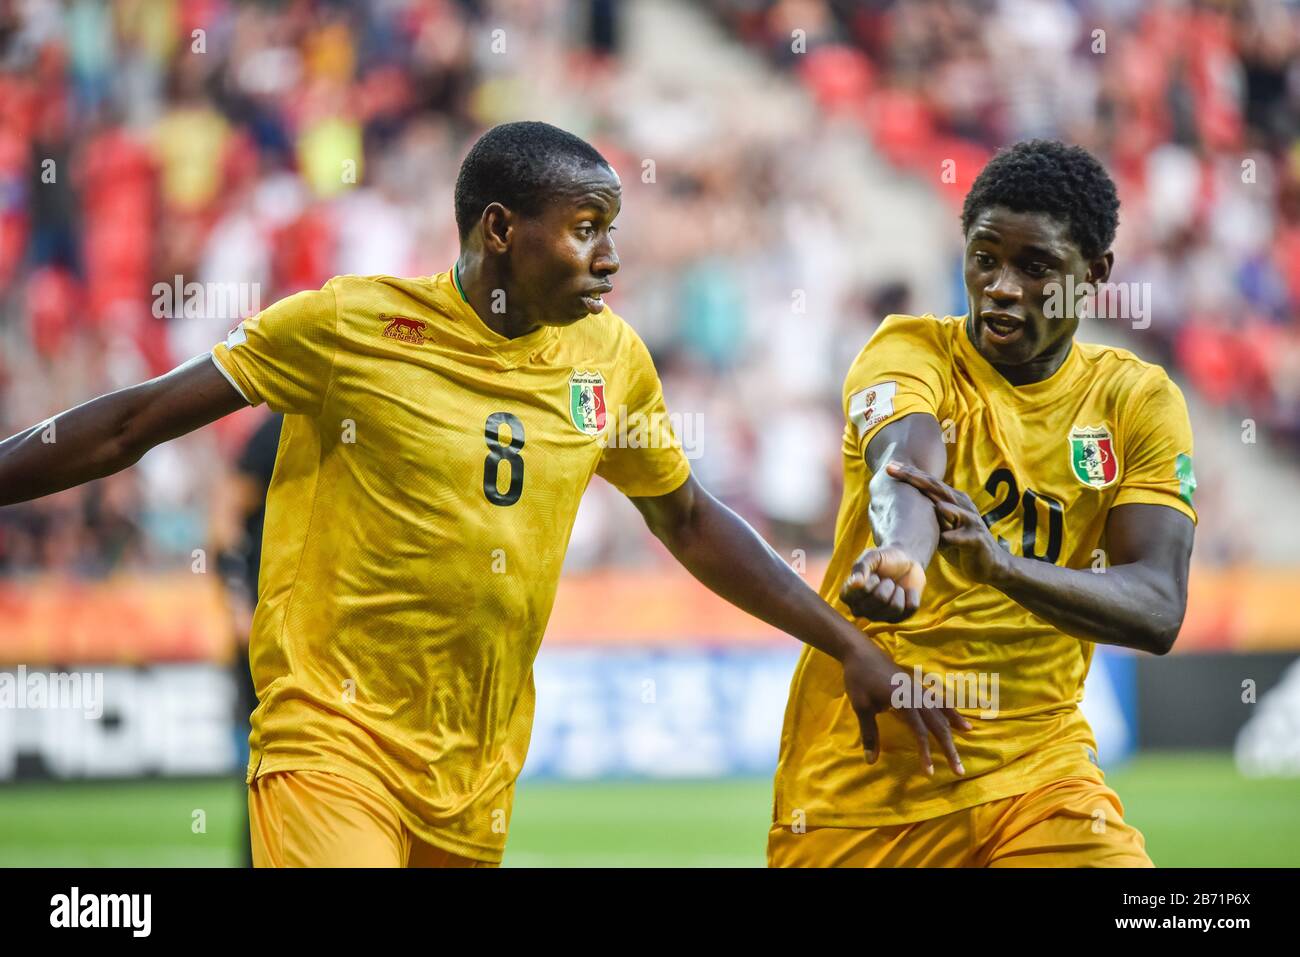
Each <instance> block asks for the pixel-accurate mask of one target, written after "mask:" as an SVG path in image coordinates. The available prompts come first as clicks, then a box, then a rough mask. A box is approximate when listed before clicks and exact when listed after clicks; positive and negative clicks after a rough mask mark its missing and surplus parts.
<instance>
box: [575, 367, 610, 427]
mask: <svg viewBox="0 0 1300 957" xmlns="http://www.w3.org/2000/svg"><path fill="white" fill-rule="evenodd" d="M569 416H570V418H572V419H573V424H574V425H575V426H576V427H577V429H578V431H579V432H584V433H586V434H587V435H598V434H600V432H601V431H602V430H603V429H604V428H605V377H604V376H603V375H601V374H600V373H599V372H578V371H577V370H575V371H574V373H573V375H571V376H569Z"/></svg>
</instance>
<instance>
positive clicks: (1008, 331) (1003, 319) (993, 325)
mask: <svg viewBox="0 0 1300 957" xmlns="http://www.w3.org/2000/svg"><path fill="white" fill-rule="evenodd" d="M980 319H982V320H983V322H984V334H985V335H987V336H988V337H989V338H990V339H992V340H993V341H994V342H996V343H997V344H999V345H1006V344H1007V343H1009V342H1015V341H1016V340H1017V339H1019V338H1020V337H1021V336H1022V335H1023V334H1024V331H1025V324H1024V322H1023V321H1022V320H1020V319H1012V318H1010V317H1008V316H995V315H984V316H980Z"/></svg>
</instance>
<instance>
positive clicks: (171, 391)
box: [0, 355, 248, 506]
mask: <svg viewBox="0 0 1300 957" xmlns="http://www.w3.org/2000/svg"><path fill="white" fill-rule="evenodd" d="M247 404H248V403H247V402H245V401H244V399H243V397H242V396H241V395H240V394H239V393H238V392H237V391H236V390H235V388H234V386H232V385H231V384H230V383H229V382H228V381H226V378H225V376H223V375H222V374H221V373H220V372H219V371H218V370H217V367H216V364H215V363H214V362H213V360H212V357H211V356H208V355H202V356H196V357H195V358H193V359H191V360H190V361H189V362H186V363H184V364H183V365H180V366H177V367H176V368H175V369H173V370H172V371H171V372H168V373H167V374H166V375H162V376H159V377H158V378H156V379H150V380H149V381H148V382H142V383H140V384H139V385H134V386H131V387H130V388H126V389H119V390H118V391H117V392H111V393H109V394H108V395H103V396H100V397H99V398H98V399H92V400H91V401H89V402H86V403H83V404H82V405H79V406H77V407H76V408H73V409H69V410H68V411H67V412H63V413H60V414H59V415H58V416H56V417H55V418H54V419H52V420H47V421H45V422H42V423H40V424H39V425H34V426H32V427H31V428H29V429H26V430H24V431H22V432H19V433H18V434H17V435H13V436H10V437H9V438H7V439H5V440H4V441H3V442H0V506H4V505H12V504H14V503H15V502H26V501H29V500H30V499H34V498H41V497H42V496H45V495H52V494H54V493H55V492H61V491H63V490H64V489H66V488H72V487H73V486H74V485H81V484H82V483H84V482H90V481H93V480H94V479H99V478H103V477H104V476H106V475H112V474H113V473H114V472H120V471H121V470H122V469H124V468H127V467H128V466H131V465H134V464H135V463H136V462H138V461H140V458H141V457H142V456H143V455H144V454H145V453H146V452H148V451H149V450H150V449H151V448H153V447H154V446H155V445H160V444H162V443H163V442H167V441H169V440H171V439H174V438H177V437H178V436H181V435H184V434H186V433H187V432H193V431H194V430H195V429H197V428H200V427H202V426H204V425H207V424H208V423H209V422H214V421H216V420H217V419H219V418H221V417H222V416H225V415H229V414H230V413H231V412H234V411H235V410H236V409H241V408H243V407H244V406H246V405H247ZM51 425H52V426H53V429H52V430H51ZM51 438H52V439H53V441H50V439H51Z"/></svg>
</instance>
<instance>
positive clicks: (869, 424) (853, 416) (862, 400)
mask: <svg viewBox="0 0 1300 957" xmlns="http://www.w3.org/2000/svg"><path fill="white" fill-rule="evenodd" d="M897 391H898V383H897V382H895V381H893V380H892V379H891V380H889V381H887V382H880V383H877V384H876V385H873V386H868V387H867V388H865V389H863V390H862V391H861V392H855V393H853V395H851V396H849V421H850V422H852V423H853V427H854V428H855V429H857V430H858V438H859V439H861V438H862V436H864V435H866V434H867V433H868V432H870V431H871V430H872V429H873V428H875V427H876V426H877V425H879V424H880V423H881V422H884V421H885V420H886V419H887V418H889V417H890V416H891V415H893V414H894V393H896V392H897Z"/></svg>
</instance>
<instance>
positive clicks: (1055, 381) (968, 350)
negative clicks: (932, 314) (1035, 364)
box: [957, 316, 1083, 404]
mask: <svg viewBox="0 0 1300 957" xmlns="http://www.w3.org/2000/svg"><path fill="white" fill-rule="evenodd" d="M969 318H970V317H969V316H962V317H961V320H960V323H959V324H960V326H961V330H960V331H959V332H958V333H957V339H958V342H959V343H960V349H961V353H962V356H963V357H964V358H965V364H966V368H967V369H969V370H970V371H971V374H972V375H973V376H975V377H976V378H977V379H979V380H980V381H981V382H983V383H984V384H985V385H986V386H987V387H988V388H989V389H991V390H996V391H997V392H999V393H1001V394H1003V395H1009V396H1013V397H1014V398H1016V399H1020V400H1023V401H1025V402H1032V403H1035V404H1038V403H1043V402H1051V401H1053V400H1055V399H1057V398H1059V397H1060V396H1062V395H1067V394H1069V393H1070V392H1071V391H1072V390H1073V388H1074V387H1075V385H1077V384H1078V379H1079V374H1080V372H1081V371H1082V367H1083V357H1082V356H1081V355H1080V354H1079V344H1078V343H1077V342H1073V341H1071V343H1070V354H1069V355H1067V356H1066V357H1065V361H1064V362H1062V363H1061V365H1060V366H1059V367H1058V368H1057V370H1056V371H1055V372H1053V373H1052V374H1051V375H1049V376H1048V377H1047V378H1046V379H1043V380H1041V381H1039V382H1029V383H1026V384H1025V385H1012V384H1011V383H1010V382H1008V381H1007V380H1006V378H1005V377H1004V376H1003V375H1002V373H1001V372H999V371H998V370H997V369H996V368H994V367H993V364H992V363H990V362H989V361H988V359H985V358H984V356H983V355H981V354H980V351H979V350H978V349H976V348H975V343H973V342H971V341H970V336H969V334H968V333H967V329H966V320H967V319H969Z"/></svg>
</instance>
